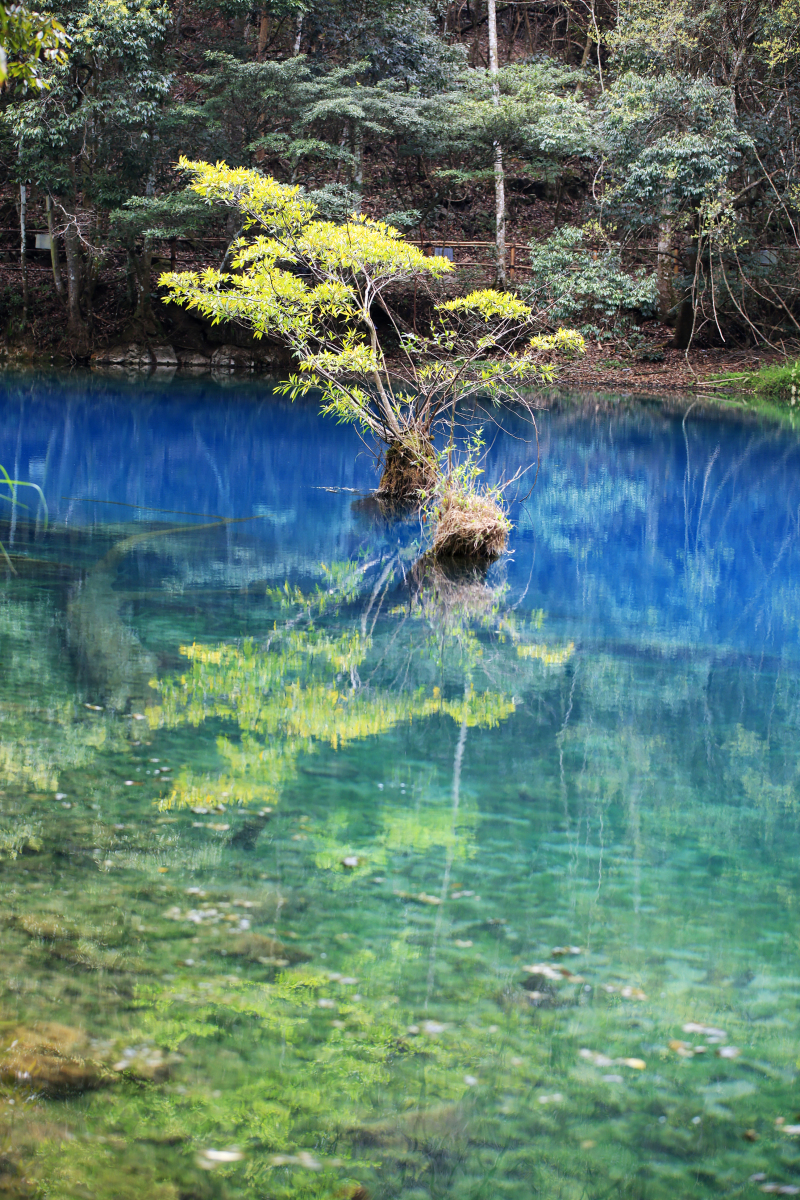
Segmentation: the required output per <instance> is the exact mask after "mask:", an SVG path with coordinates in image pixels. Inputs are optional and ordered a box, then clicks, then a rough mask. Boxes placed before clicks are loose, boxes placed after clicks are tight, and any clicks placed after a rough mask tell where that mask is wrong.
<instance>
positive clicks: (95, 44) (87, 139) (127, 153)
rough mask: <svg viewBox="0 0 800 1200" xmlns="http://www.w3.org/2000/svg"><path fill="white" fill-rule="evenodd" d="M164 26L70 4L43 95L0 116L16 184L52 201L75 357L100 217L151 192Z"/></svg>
mask: <svg viewBox="0 0 800 1200" xmlns="http://www.w3.org/2000/svg"><path fill="white" fill-rule="evenodd" d="M169 19H170V14H169V10H168V8H167V6H166V5H165V4H164V3H162V2H161V0H133V2H132V3H130V4H122V3H116V2H115V3H107V2H106V0H71V3H70V4H69V5H68V8H67V11H66V13H65V14H64V28H65V30H66V35H67V37H68V39H69V53H68V55H67V56H66V58H64V57H63V56H62V57H59V58H57V59H54V60H52V61H51V62H50V63H49V64H48V70H47V74H46V80H45V82H46V85H47V86H46V88H42V89H40V91H39V92H37V93H36V94H35V95H33V96H31V97H29V98H28V99H24V98H23V99H22V100H21V101H20V102H19V103H17V104H14V105H12V106H10V107H9V108H7V109H6V110H5V111H4V112H3V114H2V121H3V125H4V127H5V129H6V130H7V131H8V133H9V134H10V136H11V138H12V140H13V143H14V147H15V151H16V156H17V160H18V167H17V169H18V172H19V177H20V179H22V180H31V181H32V182H34V183H35V184H36V185H38V187H40V188H41V190H42V191H43V192H44V193H45V194H46V195H47V196H48V197H49V198H50V199H51V202H52V208H53V210H54V233H55V234H56V236H58V237H63V241H64V248H65V251H66V267H67V272H66V273H67V286H66V307H67V329H68V334H69V337H70V341H71V343H72V346H73V349H74V350H75V351H76V352H77V353H79V354H80V353H86V351H87V349H88V345H89V332H90V327H91V323H92V295H93V292H94V287H95V284H96V281H97V277H98V272H99V269H100V264H101V248H100V246H101V244H102V241H103V238H104V235H105V233H106V228H105V214H106V213H108V211H109V210H110V209H112V208H115V207H117V206H118V205H120V204H122V203H124V201H125V200H127V199H128V198H129V196H130V195H131V193H132V192H135V191H137V190H141V191H145V192H146V191H148V190H150V191H151V192H152V191H153V190H154V188H155V176H156V171H157V168H158V162H159V155H160V153H161V147H160V144H159V141H158V129H159V125H160V121H161V118H162V105H163V104H164V102H165V100H166V98H167V96H168V93H169V88H170V83H171V78H170V75H169V73H168V72H167V71H166V70H165V69H164V65H163V63H162V61H161V57H160V56H161V52H162V48H163V42H164V36H165V33H166V29H167V25H168V22H169ZM56 225H57V230H56V228H55V226H56Z"/></svg>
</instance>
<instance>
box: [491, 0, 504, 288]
mask: <svg viewBox="0 0 800 1200" xmlns="http://www.w3.org/2000/svg"><path fill="white" fill-rule="evenodd" d="M488 25H489V73H490V74H491V76H492V103H493V104H494V106H495V108H499V107H500V85H499V83H498V81H497V72H498V69H499V68H498V63H497V0H489V13H488ZM492 149H493V153H494V219H495V231H496V235H495V241H496V246H497V286H498V288H499V289H500V291H505V288H506V182H505V172H504V171H503V147H502V146H501V144H500V142H498V141H496V142H493V143H492Z"/></svg>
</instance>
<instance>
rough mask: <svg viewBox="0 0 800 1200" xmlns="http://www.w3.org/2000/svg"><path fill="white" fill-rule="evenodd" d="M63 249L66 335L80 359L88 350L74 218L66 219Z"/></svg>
mask: <svg viewBox="0 0 800 1200" xmlns="http://www.w3.org/2000/svg"><path fill="white" fill-rule="evenodd" d="M64 248H65V250H66V254H67V334H68V336H69V339H70V343H71V348H72V350H73V353H75V354H76V355H77V356H78V357H82V356H83V355H85V354H86V352H87V350H88V345H89V338H88V335H87V332H86V325H85V324H84V320H83V317H82V316H81V291H82V284H83V269H82V268H83V264H82V262H81V241H80V236H79V233H78V223H77V220H76V219H75V217H71V218H69V219H68V222H67V228H66V231H65V233H64Z"/></svg>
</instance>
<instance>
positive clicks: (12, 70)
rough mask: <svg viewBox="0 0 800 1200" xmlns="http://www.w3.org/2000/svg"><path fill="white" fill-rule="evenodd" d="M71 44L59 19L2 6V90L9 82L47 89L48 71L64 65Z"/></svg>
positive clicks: (21, 6)
mask: <svg viewBox="0 0 800 1200" xmlns="http://www.w3.org/2000/svg"><path fill="white" fill-rule="evenodd" d="M68 44H69V43H68V39H67V35H66V32H65V30H64V27H63V25H61V24H60V23H59V22H58V21H57V20H56V19H55V17H51V16H42V14H41V13H38V12H32V11H31V10H30V9H28V8H26V7H25V5H24V4H6V3H0V88H1V87H2V86H3V85H4V84H6V83H7V81H8V80H9V79H10V80H11V81H12V83H16V84H18V85H20V86H21V87H22V88H23V90H25V89H30V90H35V89H38V88H41V87H46V86H47V78H46V75H45V74H44V68H45V67H46V66H47V64H56V63H62V62H64V60H65V58H66V49H67V46H68Z"/></svg>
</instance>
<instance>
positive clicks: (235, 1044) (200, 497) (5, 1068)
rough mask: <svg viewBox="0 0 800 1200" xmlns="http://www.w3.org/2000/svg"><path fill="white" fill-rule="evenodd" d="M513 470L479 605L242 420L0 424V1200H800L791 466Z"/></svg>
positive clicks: (261, 418)
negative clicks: (763, 1193) (523, 486)
mask: <svg viewBox="0 0 800 1200" xmlns="http://www.w3.org/2000/svg"><path fill="white" fill-rule="evenodd" d="M504 426H505V431H504V432H503V433H502V434H500V435H498V436H497V438H496V440H495V441H494V444H493V447H492V451H491V455H490V462H489V471H490V474H492V475H494V476H495V477H498V478H499V477H500V476H502V475H504V476H505V477H508V476H509V475H511V474H513V471H514V470H515V469H516V467H517V465H519V464H520V463H522V462H524V461H527V460H528V459H529V458H530V455H531V446H530V443H529V442H526V441H524V440H520V439H521V438H523V437H524V436H525V430H524V428H523V427H522V426H520V425H517V424H516V423H515V421H514V418H513V417H512V416H510V415H509V416H507V417H506V418H505V420H504ZM540 434H541V441H542V466H541V472H540V475H539V479H538V482H537V484H536V487H535V489H534V491H533V492H532V493H531V495H530V497H529V498H528V499H527V500H526V501H525V502H524V503H522V502H521V500H520V501H519V502H517V503H516V504H515V508H514V512H513V516H514V519H515V522H516V525H517V529H516V532H515V533H514V535H513V538H512V543H511V550H512V554H511V555H510V556H509V557H507V558H506V559H505V560H504V561H503V562H501V563H499V564H497V565H496V566H494V567H493V568H492V569H491V570H490V571H489V572H488V574H487V575H486V577H485V578H482V577H478V576H474V575H472V576H469V575H467V576H465V575H458V574H455V573H453V572H450V573H445V572H434V571H431V570H425V569H424V568H423V567H421V566H420V565H419V563H418V561H417V559H418V551H419V543H420V536H421V535H420V529H419V525H418V524H417V523H414V522H410V523H407V524H400V525H398V524H396V523H392V522H391V521H388V520H386V519H385V518H384V517H383V516H382V514H381V513H380V512H379V511H377V510H376V509H375V508H374V506H371V505H370V503H369V501H368V500H366V501H365V500H364V495H365V494H366V493H368V492H369V489H370V487H372V486H374V480H375V471H374V466H373V464H372V463H371V461H370V460H369V458H368V457H367V456H366V455H364V454H363V453H362V454H361V455H360V456H359V454H358V451H359V444H358V442H357V440H356V439H355V436H354V434H353V433H352V431H349V430H347V429H342V428H340V427H337V426H336V425H335V424H332V423H326V422H323V421H322V420H320V418H319V417H318V416H317V413H316V410H315V408H314V406H313V405H306V406H302V405H295V406H291V405H289V404H288V403H285V402H284V401H282V400H279V399H276V398H274V397H272V396H271V395H270V394H269V390H268V389H267V388H266V387H265V386H264V385H263V384H262V385H259V386H247V387H235V388H229V389H227V390H225V389H222V388H221V387H219V386H218V385H215V384H212V383H208V382H207V383H198V384H194V383H181V382H179V381H172V382H171V383H170V384H168V385H163V386H161V385H158V384H155V383H148V384H138V385H136V386H133V385H130V386H129V385H126V384H124V383H121V382H120V383H114V382H106V381H102V380H97V379H88V380H87V379H80V378H74V379H68V380H66V381H65V380H59V379H54V378H36V377H33V376H31V377H25V378H23V377H18V378H11V377H8V376H7V377H5V379H4V381H3V382H2V383H0V462H2V463H3V464H4V465H5V466H6V467H7V469H8V470H9V472H10V473H11V474H12V475H14V476H16V477H18V478H23V479H30V480H33V481H35V482H37V483H39V484H40V485H41V487H42V489H43V491H44V494H45V496H46V500H47V507H48V517H49V520H48V523H47V524H46V523H45V519H44V511H43V508H42V507H41V505H39V503H38V498H37V495H36V493H34V492H33V491H32V490H30V489H25V490H20V491H19V493H18V501H19V503H17V504H16V505H13V504H11V503H9V502H4V503H3V504H2V508H1V509H0V541H2V543H3V545H4V547H5V549H6V551H7V552H8V555H9V557H10V562H11V567H13V572H14V573H12V570H11V569H10V568H9V567H8V566H6V564H5V562H3V563H2V564H0V664H2V667H1V668H0V669H1V670H2V688H0V881H1V882H0V886H1V887H2V924H1V925H0V937H1V938H2V957H1V958H0V1192H2V1193H3V1194H4V1195H5V1194H8V1195H10V1196H13V1197H17V1196H19V1197H22V1196H44V1197H48V1198H49V1197H53V1198H61V1197H65V1198H66V1197H70V1198H71V1197H75V1198H79V1197H80V1198H83V1197H92V1198H94V1197H98V1198H101V1200H106V1198H108V1200H118V1198H124V1200H127V1198H128V1197H130V1198H131V1200H133V1198H134V1197H136V1198H137V1200H138V1198H141V1197H147V1198H148V1200H179V1198H180V1200H191V1198H195V1197H196V1198H198V1200H205V1198H209V1200H212V1198H218V1200H236V1198H238V1197H257V1198H261V1197H263V1198H265V1200H266V1198H277V1197H281V1198H283V1197H286V1198H288V1197H303V1198H305V1197H308V1198H312V1197H314V1198H317V1197H330V1198H331V1200H332V1198H333V1197H347V1196H349V1197H353V1198H356V1197H361V1198H362V1200H363V1197H365V1196H371V1197H375V1198H377V1197H384V1198H387V1200H388V1198H392V1200H412V1198H415V1200H423V1198H427V1197H431V1198H434V1197H436V1198H440V1197H454V1198H455V1197H457V1198H462V1197H464V1198H466V1197H470V1198H472V1200H478V1198H479V1197H480V1198H484V1197H494V1196H500V1197H509V1198H517V1197H519V1198H523V1197H525V1198H527V1197H530V1196H532V1195H542V1196H547V1197H591V1198H594V1197H597V1198H600V1197H606V1196H608V1195H611V1194H614V1195H622V1196H626V1197H648V1198H653V1200H656V1198H660V1197H665V1198H666V1197H671V1198H672V1197H676V1196H681V1197H684V1196H734V1195H736V1196H738V1195H748V1194H756V1193H757V1192H758V1190H759V1189H762V1190H771V1191H776V1190H778V1189H779V1188H780V1189H784V1192H783V1194H794V1193H795V1192H796V1191H797V1188H798V1187H800V1154H798V1141H799V1140H800V1139H798V1136H797V1133H798V1128H797V1127H798V1126H800V1099H799V1098H798V1096H797V1071H798V1066H800V1062H798V1016H799V1015H800V1014H798V1003H799V1002H800V943H799V942H798V887H799V886H800V863H798V850H799V849H800V833H799V831H798V799H799V798H800V780H799V778H798V757H797V745H798V718H799V717H800V707H799V703H798V702H799V700H800V689H799V688H798V665H799V660H800V639H799V637H798V632H799V631H798V614H800V595H799V594H798V593H799V592H800V588H799V587H798V580H800V571H799V570H798V567H799V566H800V563H799V562H798V559H799V557H800V473H799V472H798V466H799V465H800V442H799V441H798V439H797V436H796V435H795V433H794V432H792V431H791V430H786V429H782V428H779V427H776V426H774V425H767V424H759V423H758V422H757V421H749V422H746V421H743V420H741V419H738V420H734V419H728V418H723V417H719V418H716V417H709V416H701V415H700V414H699V413H698V411H697V410H696V409H694V410H692V411H691V412H690V413H689V414H688V415H687V417H686V420H685V421H682V419H681V415H678V416H677V417H676V416H674V415H669V414H667V413H666V412H665V411H663V410H662V409H661V408H660V407H659V406H651V407H645V406H636V405H626V406H622V405H617V406H613V405H612V406H611V407H610V408H609V407H608V406H605V407H603V408H602V409H597V410H596V409H595V405H594V404H593V403H592V404H589V405H587V404H579V403H578V402H574V403H571V404H566V405H564V406H562V407H561V408H560V409H558V410H554V411H551V412H549V413H543V414H542V416H541V421H540ZM22 503H25V504H26V505H27V506H28V507H26V508H23V507H21V504H22ZM573 948H574V949H575V950H578V951H579V953H573V952H572V949H573ZM531 968H532V969H531ZM687 1025H688V1026H689V1028H688V1029H687V1028H686V1026H687ZM793 1130H794V1131H793ZM786 1189H789V1191H788V1192H787V1191H786Z"/></svg>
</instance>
